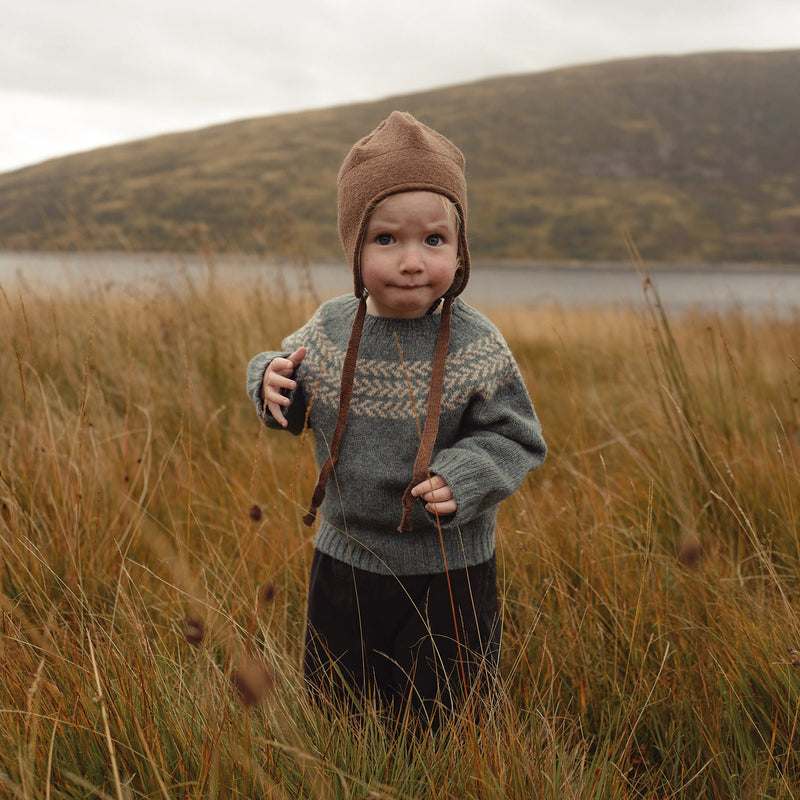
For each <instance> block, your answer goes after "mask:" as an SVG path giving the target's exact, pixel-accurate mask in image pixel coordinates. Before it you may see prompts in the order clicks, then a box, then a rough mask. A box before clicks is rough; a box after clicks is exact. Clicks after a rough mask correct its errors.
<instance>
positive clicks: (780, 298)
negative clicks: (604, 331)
mask: <svg viewBox="0 0 800 800" xmlns="http://www.w3.org/2000/svg"><path fill="white" fill-rule="evenodd" d="M648 273H649V276H650V278H651V279H652V281H653V283H654V285H655V286H656V287H657V290H658V293H659V296H660V298H661V301H662V303H663V304H664V306H665V307H668V308H671V309H673V310H685V309H688V308H692V307H698V308H703V309H710V310H714V311H724V310H726V309H729V308H733V307H738V308H742V309H743V310H745V311H748V312H754V313H760V312H772V313H778V314H780V315H785V314H792V313H796V312H798V311H800V264H798V265H795V266H777V267H760V266H758V267H757V266H753V265H736V264H727V265H700V264H656V265H650V266H648ZM306 276H308V277H310V280H311V283H312V285H313V288H314V291H315V293H316V295H317V296H318V297H319V298H320V299H325V298H328V297H332V296H334V295H337V294H343V293H348V292H350V291H352V278H351V276H350V273H349V271H348V269H347V267H346V266H345V265H344V264H319V265H314V266H312V267H311V268H309V270H308V272H307V273H304V272H303V271H302V270H297V269H296V268H294V267H292V266H291V265H276V264H274V263H269V262H266V261H263V260H259V259H256V258H252V257H242V256H232V255H223V256H218V257H215V258H214V259H213V260H212V261H211V262H210V263H209V262H208V261H206V260H204V259H202V258H201V257H199V256H176V255H165V254H118V253H89V254H86V253H74V254H73V253H70V254H60V253H59V254H55V253H1V252H0V285H2V287H3V289H4V290H5V291H6V292H8V291H9V290H11V291H14V292H16V291H19V290H20V289H22V290H24V291H34V292H37V293H51V292H53V290H54V289H55V290H71V291H85V290H104V289H111V288H114V289H117V290H121V291H126V292H135V293H145V294H146V293H148V292H152V291H159V290H160V289H163V288H164V287H172V288H175V287H180V286H181V285H184V286H185V285H187V284H202V283H204V282H206V281H208V280H209V279H211V278H212V277H213V280H214V281H215V282H216V284H217V285H224V284H230V285H237V286H239V285H244V286H248V285H263V284H264V283H265V282H267V283H272V284H273V285H275V286H281V287H287V288H288V289H289V290H294V289H298V290H302V289H303V287H304V286H306ZM643 284H644V278H643V276H642V275H641V274H640V273H639V272H638V271H637V270H636V268H635V267H634V266H632V265H629V264H602V265H598V264H585V263H584V264H575V263H563V264H543V263H531V264H518V263H514V264H509V263H505V264H503V263H500V264H491V265H490V264H483V263H481V262H480V261H477V262H473V267H472V276H471V278H470V283H469V286H468V288H467V290H466V292H465V294H464V297H465V299H466V300H467V301H468V302H470V303H472V304H473V305H475V306H478V307H492V306H498V305H509V304H511V305H514V304H518V305H526V306H530V305H542V304H558V305H562V306H564V307H576V306H585V305H632V306H639V305H642V304H643V303H644V299H645V295H644V289H643Z"/></svg>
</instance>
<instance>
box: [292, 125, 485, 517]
mask: <svg viewBox="0 0 800 800" xmlns="http://www.w3.org/2000/svg"><path fill="white" fill-rule="evenodd" d="M338 186H339V235H340V237H341V240H342V246H343V247H344V251H345V255H346V256H347V260H348V261H349V263H350V266H351V267H352V269H353V291H354V293H355V296H356V297H357V298H358V299H359V305H358V311H357V312H356V318H355V320H354V322H353V328H352V331H351V333H350V340H349V342H348V345H347V352H346V354H345V358H344V364H343V367H342V381H341V388H340V391H339V412H338V416H337V420H336V427H335V429H334V433H333V438H332V439H331V443H330V455H329V456H328V458H327V460H326V461H325V463H324V464H323V465H322V468H321V469H320V474H319V479H318V480H317V486H316V488H315V489H314V495H313V497H312V500H311V505H310V508H309V511H308V513H307V514H306V515H305V517H304V518H303V519H304V521H305V523H306V524H307V525H311V524H312V523H313V521H314V518H315V516H316V511H317V508H318V507H319V505H320V504H321V503H322V501H323V499H324V497H325V486H326V484H327V482H328V477H329V476H330V473H331V470H332V469H333V466H334V464H335V463H336V459H337V456H338V453H339V444H340V442H341V438H342V435H343V434H344V428H345V421H346V418H347V411H348V409H349V407H350V398H351V396H352V391H353V379H354V377H355V366H356V360H357V358H358V348H359V345H360V343H361V332H362V330H363V326H364V318H365V316H366V312H367V301H366V291H365V289H364V284H363V282H362V280H361V247H362V245H363V243H364V236H365V233H366V229H367V223H368V222H369V217H370V214H371V213H372V212H373V210H374V209H375V207H376V206H377V205H378V203H380V202H381V201H382V200H385V199H386V198H387V197H390V196H391V195H393V194H400V193H401V192H415V191H426V192H435V193H436V194H440V195H443V196H444V197H447V198H448V199H449V200H451V201H452V202H453V204H454V205H455V207H456V209H457V210H458V213H459V216H460V217H461V224H460V226H459V242H458V251H459V257H460V263H459V268H458V269H457V271H456V275H455V278H454V280H453V283H452V285H451V286H450V288H449V289H448V291H447V292H446V293H445V295H444V305H443V307H442V311H441V320H440V323H439V335H438V337H437V341H436V350H435V352H434V358H433V364H432V368H431V381H430V390H429V393H428V407H427V411H426V415H425V427H424V430H423V434H422V440H421V441H420V446H419V450H418V451H417V457H416V460H415V463H414V473H413V476H412V478H411V482H410V483H409V485H408V488H407V489H406V491H405V494H404V495H403V499H402V520H401V523H400V527H399V530H410V529H411V522H410V518H409V515H410V512H411V507H412V506H413V504H414V499H415V498H414V497H413V496H412V495H411V489H412V488H413V487H414V486H415V485H416V484H418V483H420V482H421V481H423V480H425V479H426V478H427V477H428V464H429V462H430V458H431V455H432V453H433V447H434V444H435V442H436V434H437V431H438V427H439V408H440V404H441V398H442V386H443V383H444V368H445V360H446V358H447V348H448V344H449V341H450V308H451V305H452V302H453V298H454V297H455V296H456V295H458V294H460V293H461V292H462V291H463V290H464V287H465V286H466V285H467V281H468V280H469V272H470V258H469V249H468V247H467V238H466V228H467V185H466V180H465V177H464V156H463V155H462V153H461V151H460V150H459V149H458V148H457V147H456V146H455V145H454V144H453V143H452V142H451V141H450V140H449V139H446V138H445V137H444V136H442V135H441V134H440V133H437V132H436V131H434V130H433V129H432V128H429V127H428V126H426V125H423V124H422V123H421V122H419V121H418V120H416V119H414V117H412V116H411V115H410V114H406V113H404V112H400V111H394V112H392V114H391V115H390V116H389V117H388V118H387V119H385V120H384V121H383V122H381V124H380V125H378V127H377V128H375V130H374V131H372V133H370V134H369V135H368V136H365V137H364V138H363V139H361V140H360V141H358V142H356V144H355V145H353V147H352V149H351V150H350V152H349V154H348V155H347V157H346V158H345V160H344V163H343V164H342V167H341V169H340V170H339V179H338Z"/></svg>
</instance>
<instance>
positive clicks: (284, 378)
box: [261, 347, 308, 428]
mask: <svg viewBox="0 0 800 800" xmlns="http://www.w3.org/2000/svg"><path fill="white" fill-rule="evenodd" d="M307 352H308V351H307V350H306V348H305V347H298V348H297V350H295V351H294V353H291V354H290V355H289V356H287V357H286V358H282V357H278V358H274V359H273V360H272V361H270V362H269V364H268V365H267V369H266V371H265V372H264V379H263V381H262V383H261V396H262V397H263V399H264V403H265V404H266V406H267V410H268V411H269V413H270V414H272V417H273V419H275V421H276V422H277V423H278V424H279V425H280V426H281V427H282V428H285V427H286V426H287V425H288V424H289V423H288V422H287V421H286V417H284V415H283V407H284V406H288V405H289V404H290V403H291V400H290V399H289V398H288V397H287V396H286V395H285V394H283V390H284V389H288V390H289V391H293V390H294V389H296V388H297V384H296V383H295V381H294V380H293V379H292V375H293V374H294V371H295V370H296V369H297V367H298V365H299V364H300V362H301V361H302V360H303V359H304V358H305V357H306V353H307Z"/></svg>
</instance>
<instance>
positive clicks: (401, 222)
mask: <svg viewBox="0 0 800 800" xmlns="http://www.w3.org/2000/svg"><path fill="white" fill-rule="evenodd" d="M457 262H458V230H457V227H456V221H455V219H454V214H453V213H451V212H450V211H448V209H447V207H446V205H445V203H444V202H443V198H442V197H441V196H440V195H438V194H434V193H433V192H403V193H402V194H395V195H392V196H391V197H389V198H387V199H386V200H384V202H383V203H381V204H380V205H379V206H378V207H377V208H376V209H375V210H374V211H373V212H372V214H371V215H370V218H369V222H368V223H367V233H366V236H365V238H364V245H363V247H362V249H361V280H362V282H363V283H364V286H365V287H366V289H367V291H368V292H369V297H368V298H367V309H368V311H369V312H370V314H374V315H376V316H379V317H405V318H410V317H421V316H422V315H423V314H425V313H426V312H427V311H428V309H429V308H430V307H431V305H432V304H433V303H434V301H436V300H438V299H439V298H440V297H441V296H442V295H443V294H444V293H445V292H446V291H447V290H448V289H449V288H450V285H451V284H452V283H453V278H454V277H455V273H456V266H457Z"/></svg>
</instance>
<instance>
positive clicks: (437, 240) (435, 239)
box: [425, 233, 444, 247]
mask: <svg viewBox="0 0 800 800" xmlns="http://www.w3.org/2000/svg"><path fill="white" fill-rule="evenodd" d="M425 244H427V245H430V246H431V247H438V246H439V245H440V244H444V239H443V238H442V237H441V236H440V235H439V234H438V233H432V234H431V235H430V236H428V237H427V238H426V239H425Z"/></svg>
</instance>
